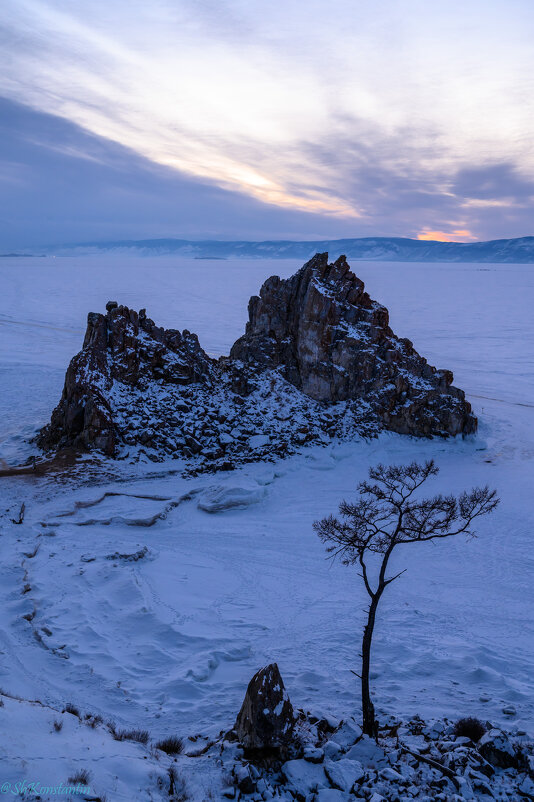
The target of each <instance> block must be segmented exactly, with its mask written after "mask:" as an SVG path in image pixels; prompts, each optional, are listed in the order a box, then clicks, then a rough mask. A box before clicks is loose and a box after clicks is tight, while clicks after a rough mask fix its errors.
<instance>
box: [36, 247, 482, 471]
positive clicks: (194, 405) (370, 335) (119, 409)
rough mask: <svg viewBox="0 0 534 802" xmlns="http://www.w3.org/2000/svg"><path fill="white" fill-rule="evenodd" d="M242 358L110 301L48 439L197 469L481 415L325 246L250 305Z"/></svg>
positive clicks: (93, 321)
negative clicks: (216, 351)
mask: <svg viewBox="0 0 534 802" xmlns="http://www.w3.org/2000/svg"><path fill="white" fill-rule="evenodd" d="M249 314H250V321H249V323H248V324H247V328H246V333H245V335H244V336H243V337H241V338H240V339H239V340H237V342H236V343H235V344H234V346H233V347H232V349H231V353H230V358H227V357H221V358H220V359H219V360H218V361H215V360H214V359H212V358H210V357H209V356H208V355H207V354H206V352H205V351H204V350H203V349H202V348H201V346H200V345H199V342H198V339H197V337H196V335H194V334H191V333H190V332H189V331H187V330H184V331H183V332H180V331H178V330H176V329H163V328H160V327H158V326H156V325H155V323H154V322H153V321H152V320H150V319H149V318H148V317H147V316H146V312H145V310H143V309H142V310H141V311H140V312H139V313H137V312H135V311H133V310H132V309H129V308H128V307H126V306H119V305H118V304H117V303H116V302H115V301H111V302H109V303H108V304H107V306H106V314H105V315H103V314H96V313H90V314H89V316H88V319H87V331H86V334H85V339H84V343H83V350H82V351H80V353H79V354H77V355H76V356H75V357H74V358H73V359H72V361H71V363H70V365H69V368H68V370H67V374H66V378H65V384H64V389H63V394H62V396H61V400H60V402H59V404H58V406H57V407H56V408H55V410H54V411H53V413H52V418H51V421H50V423H49V425H48V426H46V427H44V429H42V430H41V432H40V434H39V437H38V441H37V442H38V445H39V446H40V447H41V448H42V449H44V450H48V451H50V450H53V449H58V448H65V447H74V448H75V449H86V450H87V449H89V450H91V449H96V450H98V451H101V452H103V453H105V454H107V455H109V456H116V457H122V458H129V459H131V460H139V459H148V460H152V461H161V460H162V459H165V458H167V457H169V456H172V457H175V458H176V457H180V458H184V457H185V458H186V459H190V460H191V461H192V466H191V468H190V470H191V472H193V473H194V472H199V471H200V470H205V469H208V470H217V469H222V470H228V469H232V468H233V467H234V465H235V464H236V463H241V462H248V461H254V460H259V459H266V458H267V459H273V458H276V457H280V456H285V455H287V454H288V453H293V452H294V451H295V450H297V449H298V448H299V447H300V446H302V445H304V444H306V443H324V442H325V438H326V441H327V440H328V438H330V437H339V438H342V439H355V438H357V437H359V436H360V435H365V436H369V435H373V434H376V433H377V432H378V431H379V430H380V429H381V428H386V429H391V430H393V431H396V432H400V433H403V434H411V435H416V436H433V435H442V436H447V435H456V434H460V433H462V434H468V433H470V432H473V431H475V429H476V425H477V424H476V418H474V417H473V415H472V414H471V408H470V405H469V404H468V403H467V402H466V401H465V396H464V393H463V392H462V391H461V390H459V389H457V388H455V387H453V386H452V373H451V372H450V371H447V370H436V369H435V368H433V367H432V366H430V365H429V364H428V363H427V361H426V360H425V359H424V358H423V357H421V356H420V355H419V354H418V353H417V352H416V351H415V349H414V348H413V345H412V343H411V342H410V341H409V340H407V339H399V338H397V337H396V336H395V335H394V334H393V332H392V331H391V329H390V328H389V325H388V312H387V310H386V309H385V307H383V306H381V305H380V304H378V303H376V302H375V301H372V300H371V299H370V297H369V296H368V294H367V293H366V292H364V287H363V282H362V281H360V280H359V279H358V278H356V276H355V275H354V274H353V273H352V272H351V271H350V269H349V266H348V264H347V262H346V260H345V258H344V257H340V258H339V259H338V260H337V261H336V262H335V263H334V264H328V255H327V254H318V255H317V256H315V257H314V258H313V259H312V260H311V261H310V262H308V263H307V264H306V265H304V267H303V268H301V270H299V271H298V272H297V273H296V274H295V275H294V276H292V277H291V278H290V279H286V280H280V279H279V278H278V277H276V276H274V277H271V278H270V279H268V280H267V281H266V282H265V284H264V285H263V287H262V289H261V291H260V296H259V297H256V296H254V297H252V298H251V300H250V304H249Z"/></svg>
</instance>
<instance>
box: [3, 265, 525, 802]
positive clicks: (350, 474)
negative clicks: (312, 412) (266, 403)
mask: <svg viewBox="0 0 534 802" xmlns="http://www.w3.org/2000/svg"><path fill="white" fill-rule="evenodd" d="M299 266H300V264H298V263H297V262H295V261H291V260H288V261H275V262H269V261H254V262H251V263H249V264H247V263H246V262H237V261H236V262H232V261H226V262H206V261H195V260H189V261H188V260H183V259H181V260H177V259H173V258H171V257H158V258H154V259H149V258H146V259H143V258H140V257H127V258H125V257H122V258H120V257H113V258H112V257H106V256H100V257H78V258H70V257H69V258H67V257H65V258H57V259H51V258H47V259H22V258H17V259H7V258H4V259H2V260H1V263H0V284H1V288H2V292H1V293H0V380H1V394H0V413H1V414H0V455H1V456H3V457H4V458H5V459H7V460H9V461H13V460H15V459H17V458H21V457H23V456H24V455H25V454H27V453H28V447H27V445H26V444H25V438H27V437H28V436H29V435H30V434H31V433H33V432H35V430H36V427H37V426H39V425H42V424H43V423H45V422H46V420H47V419H48V417H49V414H50V412H51V410H52V408H53V406H54V404H55V403H56V402H57V400H58V398H59V395H60V392H61V386H62V382H63V376H64V371H65V369H66V367H67V364H68V361H69V359H70V357H71V356H72V355H73V354H74V353H75V352H76V351H78V350H79V348H80V346H81V341H82V338H83V331H84V327H85V326H84V324H85V316H86V313H87V312H89V311H102V309H103V307H104V305H105V302H106V301H107V300H109V299H114V300H118V301H119V302H122V303H125V304H128V305H129V306H132V307H134V308H140V307H147V311H148V313H149V314H150V315H151V316H152V317H153V318H154V319H155V320H157V322H158V323H160V324H161V325H165V326H175V327H177V328H188V329H190V330H192V331H194V332H196V333H197V334H199V336H200V338H201V342H202V343H203V344H205V347H206V348H207V350H208V351H210V352H211V353H213V354H215V355H217V354H222V353H227V352H228V349H229V346H230V344H231V343H232V342H233V341H234V340H235V339H236V337H237V336H239V334H240V333H241V332H242V330H243V327H244V323H245V319H246V302H247V300H248V297H249V296H250V295H251V294H254V293H256V292H257V291H258V290H259V287H260V286H261V283H262V281H263V280H264V279H265V278H266V277H267V276H268V275H271V274H273V273H276V274H278V275H282V276H288V275H290V274H291V273H293V272H294V271H295V270H296V269H297V268H298V267H299ZM352 267H353V269H354V272H356V274H357V275H359V276H360V277H361V278H362V279H364V281H365V282H366V285H367V289H368V291H369V292H370V294H371V295H372V297H374V298H377V299H378V300H379V301H380V302H381V303H383V304H384V305H385V306H387V307H388V308H389V310H390V315H391V325H392V327H393V328H394V330H395V331H396V332H397V333H398V334H399V336H406V337H409V338H410V339H411V340H413V342H414V345H415V347H416V348H417V349H418V350H419V352H420V353H422V354H423V355H424V356H426V357H427V358H428V360H429V361H430V362H431V363H432V364H435V365H436V366H437V367H441V368H449V369H451V370H453V372H454V374H455V384H456V385H457V386H459V387H461V388H463V389H465V390H466V392H467V397H468V399H469V400H470V401H471V403H472V404H473V407H474V410H475V413H476V414H478V416H479V432H478V434H477V436H476V437H474V438H469V439H466V440H461V439H455V440H448V441H442V440H432V441H427V440H413V439H410V438H407V437H403V436H400V435H395V434H391V433H384V434H382V435H381V436H380V437H379V438H378V439H376V440H372V441H369V442H365V441H358V442H354V443H343V444H339V443H336V442H332V443H329V444H328V445H325V447H319V446H313V447H309V448H306V449H303V450H302V452H301V453H300V454H298V455H295V456H292V457H290V458H289V459H287V460H285V461H280V462H277V463H274V464H268V465H267V464H262V463H257V464H250V465H247V466H244V467H241V468H240V469H239V470H237V471H234V472H232V473H229V474H219V475H217V476H216V477H213V476H203V477H197V478H195V479H189V480H188V479H185V478H182V477H181V476H180V464H179V463H176V462H169V463H161V464H158V465H157V466H154V465H152V464H149V465H143V464H139V465H136V466H127V465H125V464H124V463H117V464H116V465H114V466H113V470H114V476H113V478H106V475H108V474H104V473H103V474H102V477H101V479H100V480H97V479H95V477H94V475H93V478H92V480H91V483H90V484H89V483H85V484H77V483H74V482H72V481H69V480H67V479H66V478H65V477H63V476H59V477H58V478H57V479H54V478H53V477H49V478H47V479H46V480H45V479H33V478H18V479H2V480H1V485H0V501H1V506H0V515H1V517H0V529H1V536H0V549H1V553H2V559H1V563H0V574H1V577H0V599H1V601H0V609H1V611H2V613H1V626H0V687H1V688H2V689H3V690H4V691H6V692H7V693H9V694H12V695H17V696H20V697H21V698H22V699H23V700H39V701H40V702H41V703H42V704H43V705H45V706H49V707H47V708H46V709H45V710H44V712H43V709H41V708H40V707H38V706H37V707H31V708H28V709H27V710H28V712H27V713H24V715H27V721H28V726H29V727H30V729H31V731H32V737H31V738H28V739H27V740H26V741H24V739H23V738H19V739H18V740H15V741H13V743H11V744H6V743H5V742H4V741H1V740H0V762H1V765H2V770H4V768H5V773H6V777H7V774H9V777H10V778H11V777H15V776H17V777H19V778H20V779H23V777H26V776H30V775H31V776H33V777H34V774H35V769H36V767H40V768H43V767H45V766H46V772H45V773H46V778H47V779H54V778H56V781H57V782H59V781H63V782H65V781H66V780H67V771H68V770H70V764H69V769H67V763H66V760H65V756H64V754H63V752H61V751H59V752H57V751H54V749H53V745H51V744H50V743H49V742H48V740H47V739H52V738H53V737H57V736H59V737H61V734H60V733H55V732H51V731H50V721H51V720H52V718H53V716H54V715H57V714H56V713H54V712H53V711H55V710H57V711H61V710H62V709H63V707H64V705H65V703H66V702H72V703H74V704H75V705H76V706H77V707H79V708H80V710H81V711H82V712H83V713H86V712H88V713H92V714H99V715H101V716H103V717H104V718H105V719H106V720H108V719H110V718H111V719H113V720H114V721H115V722H117V725H118V726H121V727H127V728H138V729H146V730H148V731H149V733H150V738H151V739H153V740H156V739H158V738H161V737H164V736H168V735H174V734H178V735H180V736H182V737H187V736H189V735H193V734H196V733H204V734H207V735H210V734H214V733H216V732H218V731H219V730H220V729H222V728H228V727H230V726H231V725H232V723H233V721H234V719H235V716H236V713H237V711H238V710H239V707H240V704H241V701H242V698H243V695H244V691H245V689H246V686H247V683H248V681H249V680H250V678H251V676H252V675H253V674H254V673H255V671H256V670H257V669H258V668H260V667H261V666H263V665H266V664H267V663H269V662H272V661H276V662H277V663H278V665H279V666H280V670H281V673H282V676H283V678H284V682H285V685H286V688H287V690H288V692H289V694H290V696H291V699H292V701H293V703H294V705H296V706H297V707H303V708H305V709H309V710H312V711H313V712H316V713H322V714H332V715H334V716H337V717H338V718H343V717H346V716H347V715H348V714H354V713H356V714H357V711H358V706H359V698H358V681H357V679H356V677H354V675H353V674H352V673H351V669H353V670H358V652H359V640H360V632H361V626H362V620H363V611H362V608H363V606H364V604H365V601H366V600H365V595H364V593H365V592H364V590H363V588H362V587H361V585H360V583H359V579H358V577H357V575H356V571H355V570H354V569H350V568H344V567H343V566H341V565H338V564H332V563H331V562H329V561H327V560H326V559H325V554H324V550H323V547H322V546H321V544H320V542H319V540H318V538H317V537H316V536H315V535H314V533H313V531H312V528H311V524H312V522H313V520H314V519H316V518H318V517H322V516H323V515H326V514H328V513H330V512H335V511H336V508H337V504H338V502H339V501H340V500H341V499H342V498H343V497H350V495H351V493H352V492H353V491H354V488H355V486H356V484H357V483H358V481H360V480H361V479H363V478H364V477H365V475H366V472H367V470H368V467H369V466H370V465H372V464H375V463H376V462H379V461H384V462H397V463H398V462H405V461H411V460H413V459H419V460H423V459H427V458H431V457H433V458H434V459H435V460H436V462H437V463H438V465H439V467H440V468H441V473H440V476H439V477H438V479H437V480H435V481H434V483H433V487H432V488H431V487H430V485H429V490H431V489H436V490H443V491H445V490H447V491H448V490H450V491H455V492H458V491H461V490H462V489H464V488H465V487H470V486H472V485H475V484H486V483H488V484H490V485H491V486H492V487H496V488H497V490H498V492H499V495H500V496H501V499H502V503H501V505H500V507H499V508H498V510H497V512H496V513H495V514H494V515H492V516H490V517H489V518H487V519H483V520H482V521H481V522H480V526H479V532H480V536H479V537H478V538H477V539H475V540H472V541H469V542H466V541H465V539H463V538H456V539H451V540H449V541H443V542H440V543H436V544H434V545H433V544H424V545H419V546H417V547H413V548H410V549H406V550H404V551H401V550H399V552H400V553H399V554H398V555H397V557H396V560H397V562H396V565H398V567H399V570H400V568H404V567H408V572H407V574H406V575H404V576H403V577H402V578H401V579H399V580H398V582H396V583H394V585H392V586H391V588H389V589H388V591H387V594H386V596H385V597H384V600H383V603H382V609H381V610H380V612H379V621H378V626H377V633H376V642H375V646H374V655H373V671H374V675H373V685H374V690H375V700H376V704H377V706H378V708H379V710H385V711H388V712H391V713H394V714H396V715H398V716H400V717H403V716H406V717H409V716H412V715H413V714H415V713H419V714H420V715H422V716H423V717H425V716H426V717H440V716H448V717H450V718H453V719H454V718H458V717H459V716H463V715H478V716H480V717H481V718H483V719H484V720H486V719H489V720H490V721H491V722H492V723H493V724H495V725H500V726H506V727H508V728H510V727H513V726H517V727H518V728H524V729H527V730H530V731H532V730H533V729H534V727H533V722H534V671H533V668H534V616H533V614H532V613H533V608H532V605H533V601H534V583H533V582H532V577H533V573H534V557H533V553H532V530H533V527H532V523H533V510H532V486H533V479H534V470H533V467H534V428H533V423H534V419H533V416H534V400H533V399H534V358H533V357H534V354H533V345H532V343H533V342H534V316H533V315H532V305H533V302H534V269H533V267H532V266H530V265H486V264H485V265H469V264H429V265H425V264H400V263H391V264H388V263H364V262H361V263H354V264H353V266H352ZM106 493H107V494H108V495H105V494H106ZM110 494H114V495H110ZM22 501H24V502H25V504H26V516H25V519H24V523H23V524H22V525H15V524H12V523H11V522H10V519H11V518H13V517H16V514H17V513H18V509H19V507H20V504H21V503H22ZM80 502H81V503H80ZM132 555H137V557H136V558H133V557H132ZM395 567H396V566H393V569H394V568H395ZM5 701H6V706H5V710H3V709H0V720H1V719H2V716H4V713H6V712H9V715H10V716H11V717H12V719H13V722H11V723H10V724H9V726H10V727H13V728H14V731H15V729H16V727H17V726H18V725H17V724H16V722H15V719H16V717H17V714H16V711H17V710H19V709H20V708H16V704H18V705H19V706H20V705H22V704H23V702H19V701H16V700H10V699H9V698H7V699H6V700H5ZM506 708H514V709H515V711H516V713H515V715H510V714H508V713H505V712H504V710H505V709H506ZM51 709H52V710H51ZM24 715H23V717H22V718H24ZM65 716H66V717H68V716H69V714H65ZM19 718H20V716H19ZM80 726H81V725H80ZM65 727H66V729H65V731H66V732H70V729H73V728H74V729H76V732H78V729H77V727H78V725H76V723H74V724H72V722H71V723H69V725H68V727H67V725H65ZM79 731H80V732H82V730H79ZM95 732H96V730H95ZM41 735H42V738H43V739H44V740H43V744H44V741H46V744H45V745H43V746H42V748H41V746H39V744H40V741H39V740H38V739H39V738H40V737H41ZM34 737H35V739H37V740H36V741H35V743H36V746H35V748H34V747H32V743H31V742H32V740H33V738H34ZM95 737H96V736H94V732H93V730H89V732H88V733H87V734H86V735H83V737H82V735H79V737H78V736H74V735H73V738H72V740H71V747H70V748H71V749H72V744H74V746H76V747H77V755H75V756H73V760H74V763H75V767H77V766H81V763H80V760H79V756H80V754H83V756H84V760H83V764H84V767H85V768H87V769H88V770H89V771H90V772H92V776H93V777H95V778H98V782H99V784H100V788H101V789H103V790H105V786H106V783H108V799H122V798H123V797H122V796H120V793H121V791H120V787H121V786H120V783H119V781H118V780H117V781H116V782H115V786H116V787H117V788H118V789H119V790H118V791H117V792H116V793H117V795H115V796H114V795H113V792H112V791H111V790H109V789H111V787H112V776H115V774H117V771H116V770H115V768H114V765H115V764H114V762H113V761H114V760H115V757H114V756H115V755H116V754H117V752H114V751H113V750H119V749H122V748H123V747H124V749H127V750H130V752H131V756H132V757H131V760H132V761H134V758H135V756H136V755H138V754H141V752H140V751H139V750H142V747H141V746H140V745H138V744H126V745H124V744H123V743H122V742H116V741H113V739H110V740H109V743H110V744H111V751H108V752H107V753H106V754H108V757H109V760H108V763H107V764H106V768H105V770H104V769H102V761H101V757H102V750H103V751H104V752H106V749H107V747H106V746H105V744H104V746H102V745H101V744H100V741H99V745H95V746H94V748H93V745H92V744H93V742H92V741H91V743H89V742H87V743H86V739H94V738H95ZM99 737H100V736H99ZM102 738H104V735H102V736H101V737H100V740H102ZM95 743H96V741H95ZM106 743H107V741H106ZM78 747H79V748H78ZM88 747H89V748H88ZM136 750H137V751H136ZM130 752H129V753H128V757H125V758H124V759H125V760H126V759H128V760H130ZM121 754H122V753H121ZM124 754H126V752H124ZM146 754H148V755H149V757H147V759H146V760H145V761H144V763H145V764H146V763H147V761H148V762H150V769H146V776H147V779H146V782H147V783H148V784H151V785H150V787H151V788H153V789H155V790H153V792H154V793H155V794H156V793H157V783H156V780H155V777H156V776H157V775H158V772H159V774H161V775H165V771H166V765H167V764H166V763H164V761H163V762H162V761H161V759H158V760H156V758H154V757H153V756H150V753H146ZM140 759H141V760H142V759H143V758H142V757H141V758H140ZM99 761H100V762H99ZM134 765H137V764H135V763H134V762H132V766H134ZM97 767H99V768H98V770H97ZM141 768H142V767H141ZM141 768H135V770H134V769H133V768H132V771H133V772H134V773H133V775H132V776H134V777H135V778H136V779H135V782H138V781H139V782H141V780H142V779H143V777H144V776H145V775H144V774H143V772H142V770H141ZM43 771H44V768H43ZM106 772H107V774H106ZM114 772H115V774H114ZM150 772H152V774H151V773H150ZM149 774H150V777H149V776H148V775H149ZM107 775H109V776H107ZM158 776H159V775H158ZM43 777H44V774H43ZM139 777H141V779H139ZM0 779H1V777H0ZM34 779H35V777H34ZM143 781H144V780H143ZM43 782H44V779H43ZM121 782H122V780H121ZM103 786H104V788H103ZM115 786H113V787H115ZM147 787H148V786H147ZM124 798H125V799H126V798H128V797H127V796H124ZM131 798H133V797H131ZM139 798H141V797H139ZM146 798H149V797H148V796H147V797H146ZM154 798H157V796H155V797H154ZM215 798H216V797H215ZM324 798H325V799H326V798H327V797H326V796H325V797H324Z"/></svg>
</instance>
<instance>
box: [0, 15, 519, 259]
mask: <svg viewBox="0 0 534 802" xmlns="http://www.w3.org/2000/svg"><path fill="white" fill-rule="evenodd" d="M533 40H534V4H533V3H532V0H470V2H469V3H466V2H465V1H464V0H462V1H461V2H460V1H459V0H435V2H432V3H429V2H428V0H381V2H380V3H376V2H373V0H328V2H326V0H307V2H304V0H283V2H282V0H252V1H251V0H151V2H150V3H146V2H143V3H141V2H139V0H91V2H90V3H77V2H74V0H3V3H2V14H1V19H0V248H4V249H5V248H17V247H36V246H38V245H40V244H42V245H43V246H44V245H49V244H54V243H58V244H59V243H68V242H77V241H93V240H94V241H96V240H99V239H100V240H102V239H106V240H109V239H125V238H131V239H136V238H137V239H142V238H148V237H180V238H191V239H199V238H216V239H250V240H254V239H280V238H288V239H314V238H317V239H325V238H335V237H352V236H353V237H363V236H406V237H414V238H421V239H442V240H459V241H466V242H469V241H474V240H484V239H496V238H501V237H514V236H524V235H531V234H534V231H533V226H532V222H531V221H532V208H533V200H534V148H533V147H532V142H533V138H534V48H533V47H532V41H533Z"/></svg>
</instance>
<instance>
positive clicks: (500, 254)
mask: <svg viewBox="0 0 534 802" xmlns="http://www.w3.org/2000/svg"><path fill="white" fill-rule="evenodd" d="M102 251H105V252H117V253H127V252H132V253H139V254H146V255H147V256H148V255H155V254H176V255H179V256H187V257H190V258H196V259H302V260H307V259H310V258H311V257H312V256H313V255H314V254H316V253H324V252H326V251H327V252H328V253H329V255H330V258H332V259H335V258H336V257H337V256H339V255H340V254H345V256H346V257H347V258H348V259H349V260H350V259H352V260H358V259H361V260H367V261H378V262H395V261H396V262H510V263H519V262H521V263H534V237H519V238H516V239H497V240H490V241H489V242H469V243H464V242H436V241H428V240H414V239H405V238H402V237H364V238H361V239H333V240H306V241H295V240H272V241H266V242H247V241H237V242H225V241H222V240H201V241H193V240H184V239H145V240H122V241H116V242H86V243H79V244H77V245H65V246H61V247H57V248H51V249H50V252H51V253H56V254H73V253H79V254H82V253H83V254H88V253H100V252H102Z"/></svg>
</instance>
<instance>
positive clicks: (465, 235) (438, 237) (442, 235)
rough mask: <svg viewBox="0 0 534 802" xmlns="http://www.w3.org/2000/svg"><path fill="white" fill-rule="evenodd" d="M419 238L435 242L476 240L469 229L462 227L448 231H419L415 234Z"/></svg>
mask: <svg viewBox="0 0 534 802" xmlns="http://www.w3.org/2000/svg"><path fill="white" fill-rule="evenodd" d="M417 239H419V240H433V241H435V242H463V241H464V240H476V239H477V237H475V236H474V235H473V234H471V232H470V231H468V230H467V229H464V228H457V229H455V230H454V231H451V232H450V233H447V232H446V231H426V230H425V231H421V232H420V233H419V234H418V235H417Z"/></svg>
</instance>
